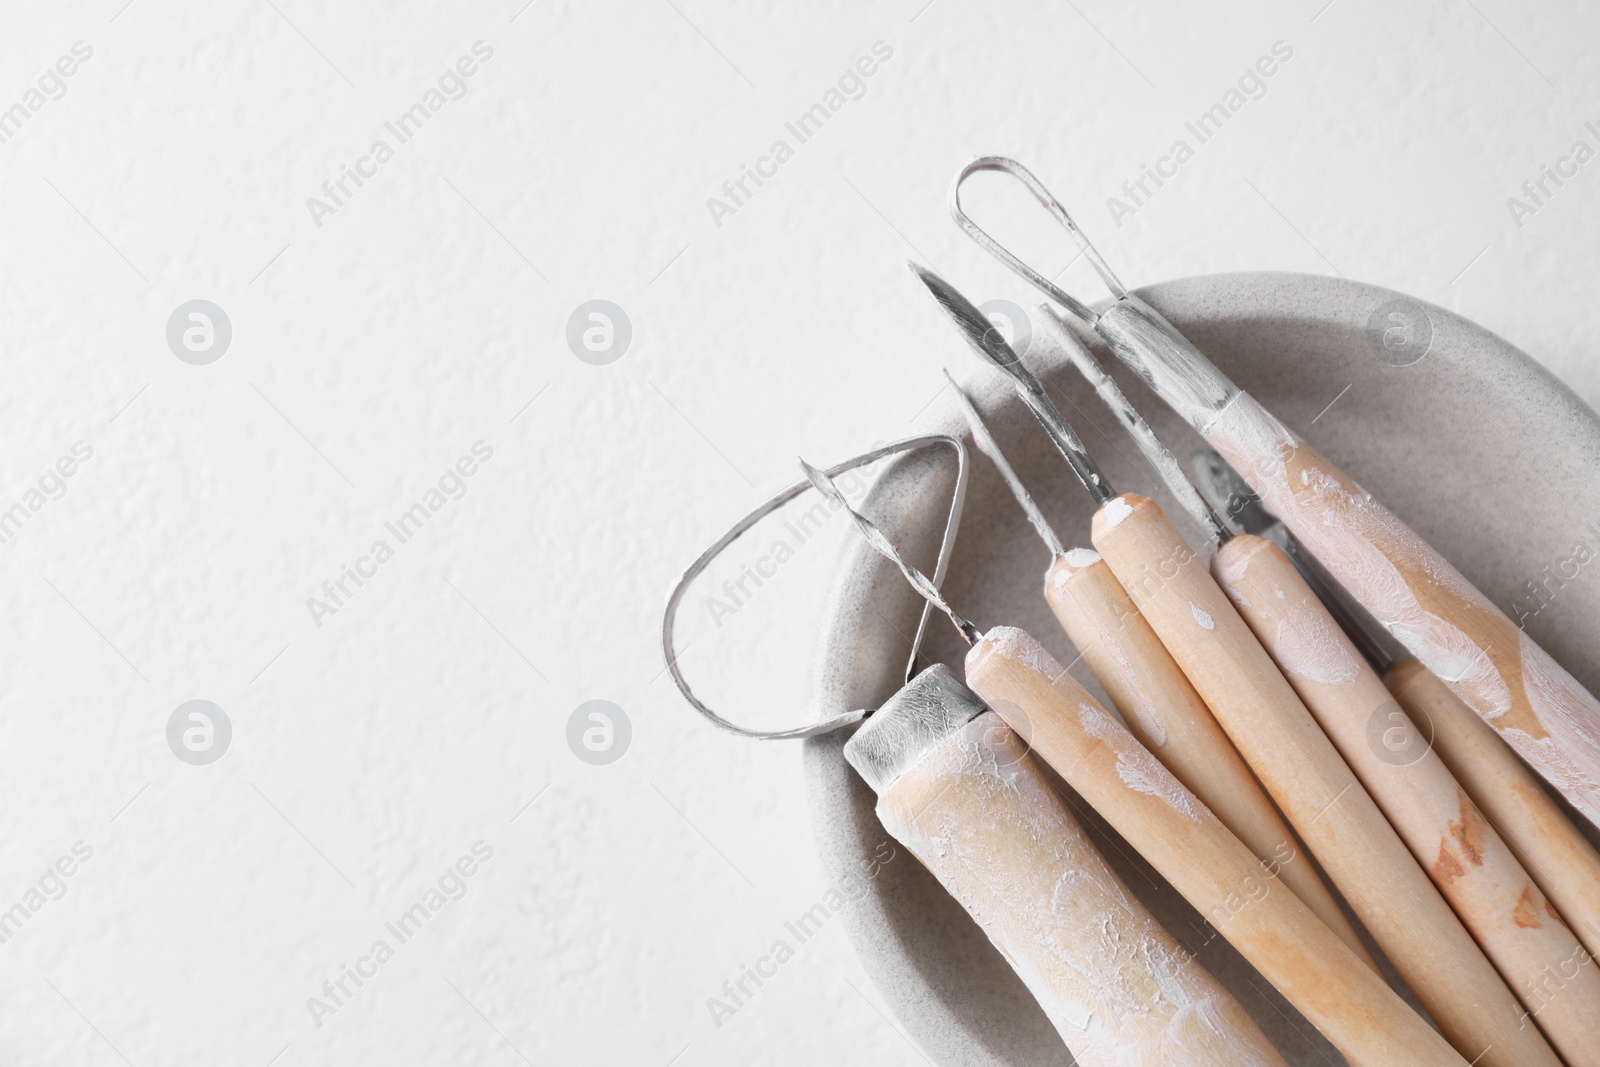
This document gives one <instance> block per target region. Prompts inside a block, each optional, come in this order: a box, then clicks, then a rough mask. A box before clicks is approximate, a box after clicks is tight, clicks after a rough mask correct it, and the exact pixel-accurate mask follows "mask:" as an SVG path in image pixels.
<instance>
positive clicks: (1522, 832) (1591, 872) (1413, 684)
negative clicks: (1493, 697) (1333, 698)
mask: <svg viewBox="0 0 1600 1067" xmlns="http://www.w3.org/2000/svg"><path fill="white" fill-rule="evenodd" d="M1384 683H1385V684H1386V685H1387V686H1388V687H1389V691H1390V692H1391V693H1393V694H1394V697H1395V699H1396V700H1398V701H1399V702H1400V706H1401V707H1402V708H1404V709H1405V710H1406V712H1407V714H1408V715H1409V716H1410V719H1411V721H1413V722H1415V723H1416V724H1417V729H1418V732H1419V733H1420V734H1421V735H1422V737H1423V738H1424V739H1428V738H1431V739H1432V743H1433V748H1434V750H1435V751H1436V752H1438V753H1439V755H1440V757H1441V758H1442V759H1443V760H1444V762H1445V766H1447V767H1449V768H1450V770H1451V771H1452V772H1453V773H1454V774H1455V776H1456V780H1457V781H1459V782H1460V783H1461V785H1462V788H1464V789H1465V790H1466V791H1467V795H1468V796H1470V797H1471V798H1472V799H1473V801H1474V802H1475V803H1476V804H1477V805H1478V807H1479V808H1480V809H1482V811H1483V813H1484V814H1485V815H1487V816H1488V817H1489V822H1490V823H1492V824H1493V825H1494V827H1495V829H1496V830H1499V831H1500V835H1501V836H1502V837H1504V838H1505V840H1506V842H1507V843H1508V844H1509V845H1510V846H1511V847H1512V848H1513V849H1514V850H1515V851H1516V852H1517V854H1518V856H1519V857H1520V858H1521V859H1522V862H1523V865H1524V866H1525V867H1526V868H1527V869H1528V873H1529V874H1531V875H1533V880H1534V881H1535V882H1537V883H1539V888H1540V889H1542V890H1544V893H1545V896H1547V897H1549V898H1550V900H1551V901H1552V902H1553V903H1554V904H1555V906H1556V910H1557V911H1558V912H1560V913H1561V917H1562V918H1563V919H1565V920H1566V922H1567V925H1568V926H1570V927H1572V931H1573V933H1575V934H1577V935H1578V940H1580V941H1582V942H1583V944H1584V946H1585V947H1586V948H1588V950H1589V953H1590V954H1591V955H1592V956H1596V957H1600V852H1596V851H1595V848H1594V846H1593V845H1591V844H1590V843H1589V839H1588V838H1586V837H1584V836H1583V832H1582V831H1581V830H1579V829H1578V827H1577V826H1575V825H1574V824H1573V822H1572V820H1571V819H1569V818H1567V815H1566V812H1564V811H1562V810H1561V806H1560V805H1559V804H1557V803H1556V802H1555V801H1554V800H1552V799H1551V798H1550V794H1548V793H1546V792H1545V791H1544V788H1543V787H1542V786H1541V785H1540V784H1539V782H1538V780H1537V779H1536V778H1535V777H1534V776H1533V773H1532V772H1531V771H1529V770H1528V768H1527V767H1525V766H1524V765H1523V763H1522V761H1521V760H1519V759H1518V758H1517V755H1516V753H1515V752H1512V751H1511V749H1510V748H1509V747H1508V746H1507V745H1506V743H1505V742H1504V741H1502V740H1501V739H1500V737H1499V735H1498V734H1496V733H1495V732H1494V731H1493V730H1492V729H1490V728H1489V726H1488V725H1487V724H1486V723H1484V721H1483V720H1482V719H1480V718H1478V716H1477V715H1475V714H1473V712H1472V709H1470V708H1468V707H1467V706H1466V705H1465V704H1463V703H1462V702H1461V700H1460V698H1459V697H1457V696H1456V695H1455V694H1454V693H1452V692H1451V691H1450V688H1449V687H1448V686H1446V685H1445V684H1444V683H1443V682H1441V681H1439V679H1438V678H1437V677H1435V676H1434V674H1433V672H1432V671H1430V670H1428V668H1426V667H1424V666H1423V665H1422V664H1420V663H1418V662H1416V661H1415V660H1407V661H1406V662H1404V663H1397V664H1395V666H1393V667H1391V668H1390V669H1389V673H1388V675H1386V676H1385V678H1384Z"/></svg>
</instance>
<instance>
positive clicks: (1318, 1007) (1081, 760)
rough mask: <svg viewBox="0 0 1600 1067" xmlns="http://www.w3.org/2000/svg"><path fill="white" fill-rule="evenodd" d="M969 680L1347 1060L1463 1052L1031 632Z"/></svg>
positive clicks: (1001, 646)
mask: <svg viewBox="0 0 1600 1067" xmlns="http://www.w3.org/2000/svg"><path fill="white" fill-rule="evenodd" d="M967 683H968V685H969V686H970V687H971V688H972V690H973V691H974V692H975V693H977V694H978V695H979V696H980V697H982V698H983V699H984V700H985V701H986V702H987V703H988V704H989V706H990V707H992V708H993V709H994V710H995V711H996V712H997V713H998V714H999V715H1000V716H1001V717H1002V718H1004V719H1006V721H1007V722H1008V723H1010V725H1011V726H1012V728H1013V729H1014V730H1016V731H1017V732H1018V733H1019V734H1022V735H1023V736H1024V737H1026V738H1027V739H1028V741H1029V742H1030V744H1031V745H1032V746H1033V749H1034V751H1035V752H1037V753H1038V754H1039V756H1040V757H1041V758H1043V759H1044V760H1045V761H1046V762H1047V763H1049V764H1050V765H1051V766H1052V767H1054V768H1055V769H1056V771H1057V772H1058V773H1060V774H1061V776H1062V777H1063V778H1065V779H1066V780H1067V782H1068V783H1069V784H1070V785H1071V786H1072V787H1073V789H1075V790H1077V792H1078V793H1079V795H1080V796H1082V797H1083V799H1084V800H1085V801H1087V802H1088V803H1089V804H1090V805H1091V806H1093V807H1094V809H1095V810H1096V811H1098V812H1099V813H1100V814H1101V815H1102V816H1104V817H1105V819H1106V821H1107V822H1109V823H1110V824H1111V825H1112V826H1113V827H1114V828H1115V829H1116V830H1117V832H1118V833H1119V834H1121V835H1122V837H1123V838H1124V839H1125V840H1126V841H1127V842H1128V844H1130V845H1132V846H1133V847H1134V848H1135V849H1137V850H1138V852H1139V854H1140V855H1142V856H1143V857H1144V858H1145V859H1146V860H1148V861H1149V862H1150V864H1151V865H1152V866H1154V867H1155V868H1156V870H1158V871H1159V872H1161V874H1162V875H1163V876H1164V877H1165V878H1166V879H1167V880H1168V881H1169V882H1171V883H1172V885H1173V887H1174V888H1175V889H1177V890H1178V892H1179V893H1181V894H1182V895H1183V897H1184V899H1185V900H1187V901H1189V903H1190V904H1192V905H1194V907H1195V908H1196V909H1197V910H1198V911H1199V912H1200V913H1201V914H1202V915H1204V916H1205V917H1206V918H1207V919H1208V920H1209V921H1210V922H1211V924H1212V925H1213V926H1214V927H1215V928H1216V929H1217V931H1218V932H1219V933H1221V934H1222V936H1223V937H1225V938H1227V939H1228V941H1229V943H1231V944H1232V945H1233V946H1234V947H1235V948H1237V949H1238V950H1239V952H1240V954H1241V955H1243V956H1244V957H1245V959H1247V960H1248V961H1249V962H1250V963H1251V965H1252V966H1254V967H1255V968H1256V970H1257V971H1259V972H1260V973H1261V975H1262V977H1264V978H1265V979H1266V980H1267V981H1269V982H1271V983H1272V985H1273V986H1274V987H1275V988H1276V989H1277V990H1278V991H1279V992H1280V993H1282V994H1283V996H1284V998H1285V999H1287V1000H1288V1001H1289V1003H1291V1004H1293V1005H1294V1006H1295V1007H1296V1008H1297V1009H1298V1010H1299V1011H1300V1013H1301V1014H1302V1015H1304V1016H1305V1017H1306V1019H1308V1020H1309V1021H1310V1022H1311V1023H1312V1025H1314V1026H1316V1027H1317V1029H1318V1030H1320V1031H1321V1032H1322V1033H1323V1035H1324V1036H1326V1037H1327V1038H1328V1040H1329V1041H1331V1042H1332V1043H1333V1044H1334V1046H1335V1047H1337V1048H1338V1049H1339V1051H1340V1052H1342V1053H1344V1055H1345V1056H1346V1058H1347V1059H1349V1060H1350V1062H1351V1063H1352V1064H1355V1065H1357V1067H1379V1065H1382V1067H1389V1065H1392V1064H1397V1063H1404V1064H1451V1065H1453V1067H1460V1065H1461V1064H1462V1063H1463V1062H1465V1061H1464V1059H1463V1058H1462V1057H1461V1056H1460V1055H1458V1054H1457V1053H1456V1051H1454V1050H1453V1049H1452V1048H1451V1047H1450V1045H1449V1043H1448V1042H1446V1041H1445V1040H1443V1039H1442V1038H1441V1037H1440V1036H1439V1035H1438V1034H1437V1033H1436V1032H1435V1031H1434V1030H1433V1029H1432V1028H1431V1027H1430V1026H1428V1025H1427V1023H1425V1022H1424V1021H1423V1020H1422V1018H1421V1017H1420V1016H1419V1015H1417V1014H1416V1013H1415V1012H1414V1011H1412V1010H1411V1009H1410V1008H1409V1007H1408V1006H1407V1005H1406V1004H1405V1002H1404V1001H1402V1000H1401V999H1400V997H1399V996H1398V995H1397V994H1396V993H1395V992H1394V991H1393V990H1392V989H1390V988H1389V987H1388V986H1387V985H1386V984H1384V982H1383V979H1382V978H1380V977H1379V976H1378V975H1376V974H1374V973H1373V972H1372V970H1371V969H1370V968H1369V967H1368V966H1367V965H1366V963H1365V962H1364V961H1363V960H1362V959H1361V958H1360V957H1359V956H1357V955H1356V954H1355V953H1354V952H1353V951H1351V949H1350V947H1349V946H1348V945H1346V944H1345V943H1344V942H1343V941H1341V940H1340V939H1339V937H1338V936H1337V935H1336V934H1334V932H1333V931H1332V930H1330V929H1328V926H1327V924H1326V923H1324V922H1323V921H1322V920H1321V919H1319V918H1317V916H1316V915H1315V914H1313V913H1312V911H1311V909H1310V908H1308V907H1306V905H1305V903H1304V902H1303V901H1301V899H1300V898H1299V897H1298V896H1296V895H1295V894H1294V893H1293V892H1290V891H1289V890H1288V889H1287V887H1285V886H1283V885H1282V884H1281V883H1280V882H1278V880H1277V879H1276V877H1275V876H1274V871H1273V868H1272V867H1271V866H1270V865H1268V864H1264V863H1262V862H1261V861H1260V860H1258V859H1257V858H1256V857H1255V855H1254V854H1253V853H1252V852H1251V851H1250V849H1249V848H1248V847H1247V846H1246V845H1245V844H1244V843H1243V842H1242V841H1240V840H1239V839H1238V838H1237V837H1235V836H1234V835H1233V834H1232V833H1231V832H1230V831H1229V830H1228V828H1227V827H1225V826H1223V825H1222V822H1221V821H1220V820H1219V819H1218V818H1217V817H1216V816H1215V815H1214V814H1212V812H1211V811H1210V809H1208V808H1207V807H1206V806H1205V805H1204V804H1202V803H1201V802H1200V800H1199V799H1198V798H1197V797H1195V795H1194V794H1193V793H1191V792H1189V791H1188V790H1187V789H1185V788H1184V787H1183V784H1182V783H1181V782H1179V781H1178V780H1177V778H1175V777H1174V776H1173V775H1172V772H1170V771H1168V770H1167V769H1166V768H1165V767H1163V766H1162V765H1161V763H1160V762H1159V761H1158V760H1157V759H1156V758H1155V757H1154V756H1152V755H1151V754H1150V752H1149V751H1148V750H1146V749H1145V748H1144V747H1143V746H1142V745H1140V744H1139V742H1138V741H1137V740H1135V739H1134V737H1133V735H1132V734H1130V733H1129V732H1128V731H1127V730H1126V729H1125V728H1124V727H1123V726H1122V725H1121V724H1119V723H1118V722H1117V721H1116V720H1115V719H1113V718H1112V717H1111V716H1110V714H1108V713H1107V712H1106V711H1105V710H1104V709H1103V708H1101V707H1100V705H1099V704H1097V703H1096V702H1095V700H1094V698H1093V697H1091V696H1090V695H1089V694H1088V693H1087V692H1086V691H1085V690H1084V689H1083V687H1082V686H1080V685H1079V684H1078V683H1077V681H1076V680H1074V679H1073V677H1072V676H1071V675H1070V674H1068V673H1067V672H1066V670H1064V669H1063V668H1062V667H1061V666H1060V664H1058V663H1056V662H1055V660H1053V659H1052V658H1051V657H1050V654H1049V653H1048V652H1046V651H1045V650H1044V648H1043V647H1042V646H1040V645H1039V643H1038V642H1037V641H1035V640H1034V639H1033V638H1032V637H1030V636H1029V635H1028V634H1026V633H1024V632H1023V631H1021V630H1016V629H1012V628H1010V627H996V628H995V629H993V630H990V631H989V633H988V634H987V635H985V637H984V638H983V639H982V640H981V641H979V642H978V644H977V645H976V646H974V647H973V649H972V650H971V651H970V652H968V653H967Z"/></svg>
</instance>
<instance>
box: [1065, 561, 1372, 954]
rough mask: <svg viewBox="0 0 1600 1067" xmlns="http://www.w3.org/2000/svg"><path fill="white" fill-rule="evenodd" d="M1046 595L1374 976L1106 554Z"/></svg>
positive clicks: (1140, 720)
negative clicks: (1113, 571) (1119, 580)
mask: <svg viewBox="0 0 1600 1067" xmlns="http://www.w3.org/2000/svg"><path fill="white" fill-rule="evenodd" d="M1044 588H1045V598H1046V599H1047V600H1048V601H1049V602H1050V608H1051V610H1052V611H1054V612H1055V616H1056V619H1057V621H1059V622H1060V623H1061V626H1062V628H1063V629H1064V630H1066V632H1067V636H1068V637H1070V638H1071V639H1072V643H1073V645H1074V646H1076V647H1077V649H1078V650H1079V651H1080V652H1082V653H1083V658H1084V659H1085V660H1087V661H1088V663H1089V669H1090V670H1092V671H1093V672H1094V676H1095V677H1096V678H1098V679H1099V680H1100V684H1101V685H1103V686H1104V687H1105V690H1106V694H1107V695H1108V696H1109V697H1110V698H1111V702H1112V703H1113V704H1114V705H1116V708H1117V710H1118V711H1120V712H1121V713H1122V719H1123V721H1124V722H1126V723H1127V724H1128V728H1129V729H1130V730H1132V731H1133V735H1134V736H1135V737H1136V738H1138V739H1139V742H1140V743H1141V744H1143V745H1144V747H1145V748H1147V749H1149V750H1150V751H1151V752H1152V753H1153V754H1154V755H1155V757H1156V758H1157V759H1158V760H1160V761H1161V762H1162V763H1163V764H1164V765H1165V766H1166V768H1167V770H1169V771H1171V772H1172V773H1173V775H1174V776H1175V777H1176V778H1177V779H1178V781H1180V782H1182V783H1183V784H1184V787H1185V788H1186V789H1188V790H1189V791H1190V792H1191V793H1193V794H1194V795H1195V796H1197V797H1199V798H1200V799H1201V800H1202V801H1203V802H1204V803H1205V805H1206V807H1208V808H1210V809H1211V810H1212V811H1213V812H1215V813H1216V816H1217V818H1219V819H1221V820H1222V824H1223V825H1224V826H1226V827H1227V828H1228V829H1229V830H1232V831H1233V833H1234V836H1236V837H1238V838H1239V840H1241V841H1243V842H1244V843H1245V844H1246V845H1248V846H1249V847H1250V851H1252V852H1254V853H1255V854H1256V858H1258V859H1260V860H1262V861H1263V862H1268V863H1277V864H1279V865H1280V869H1279V871H1278V877H1279V879H1280V880H1281V881H1282V882H1283V884H1284V885H1286V886H1288V887H1289V889H1290V890H1291V891H1293V892H1294V893H1295V895H1297V896H1298V897H1299V898H1300V899H1301V900H1303V901H1305V902H1306V904H1307V906H1309V907H1310V908H1311V910H1312V911H1313V912H1315V913H1316V914H1317V917H1318V918H1320V919H1321V920H1322V921H1323V922H1325V923H1327V924H1328V926H1329V927H1330V928H1331V929H1332V930H1333V932H1334V933H1336V934H1338V935H1339V937H1340V939H1341V940H1343V941H1344V943H1345V944H1347V945H1349V946H1350V947H1351V948H1352V949H1354V950H1355V952H1356V954H1357V955H1358V956H1360V957H1361V958H1362V959H1363V960H1365V961H1366V962H1367V965H1368V966H1370V967H1371V968H1372V969H1373V971H1374V972H1376V973H1381V972H1378V964H1377V962H1376V961H1375V960H1373V958H1372V955H1371V954H1370V953H1369V952H1368V951H1367V946H1366V945H1365V944H1363V943H1362V941H1361V935H1359V934H1358V933H1356V930H1355V927H1354V926H1352V925H1351V923H1350V920H1349V919H1348V918H1347V917H1346V916H1345V913H1344V911H1343V909H1341V908H1340V907H1339V903H1338V901H1337V900H1335V899H1334V896H1333V893H1332V892H1331V891H1330V890H1329V889H1328V887H1327V885H1325V884H1324V883H1323V881H1322V875H1320V874H1319V873H1318V872H1317V869H1316V867H1315V865H1313V864H1312V862H1311V860H1310V857H1308V856H1306V855H1305V854H1304V853H1303V852H1301V851H1300V849H1299V848H1297V847H1296V846H1297V842H1296V841H1295V837H1294V831H1292V830H1290V829H1289V826H1288V824H1287V823H1285V822H1284V821H1283V817H1282V816H1281V815H1279V814H1278V809H1277V808H1275V807H1274V806H1273V804H1272V800H1271V799H1270V798H1269V797H1268V796H1267V793H1266V790H1264V789H1262V788H1261V783H1260V782H1257V781H1256V777H1255V775H1254V774H1252V773H1251V771H1250V768H1249V767H1247V766H1246V765H1245V762H1244V760H1243V759H1241V758H1240V757H1239V753H1238V752H1237V751H1236V750H1235V749H1234V747H1233V742H1231V741H1229V740H1228V737H1227V735H1226V734H1224V733H1223V732H1222V727H1221V726H1219V725H1217V720H1216V718H1215V717H1213V716H1212V714H1211V709H1210V708H1208V707H1206V705H1205V702H1204V701H1203V700H1201V699H1200V696H1199V694H1198V693H1196V692H1195V691H1194V686H1192V685H1190V684H1189V679H1188V678H1186V677H1184V674H1183V671H1182V670H1181V669H1180V668H1179V667H1178V665H1177V664H1176V663H1174V662H1173V659H1172V655H1171V654H1170V653H1169V652H1167V650H1166V647H1165V646H1164V645H1162V643H1161V639H1160V638H1159V637H1157V636H1156V635H1155V631H1154V630H1151V629H1150V624H1149V623H1148V622H1146V621H1145V620H1144V617H1143V616H1142V615H1140V614H1139V609H1138V608H1137V607H1135V606H1134V604H1133V601H1132V600H1130V599H1129V598H1128V593H1127V591H1126V590H1124V589H1123V588H1122V585H1121V583H1119V582H1118V581H1117V577H1116V575H1114V574H1112V573H1111V568H1110V567H1108V566H1106V564H1105V561H1104V560H1102V559H1101V558H1100V557H1099V555H1097V554H1096V553H1094V552H1091V551H1090V550H1088V549H1084V548H1080V549H1074V550H1072V551H1071V552H1068V553H1066V554H1065V555H1063V556H1060V557H1058V558H1057V559H1056V561H1055V563H1054V565H1052V566H1051V568H1050V571H1049V573H1048V574H1047V575H1046V576H1045V583H1044Z"/></svg>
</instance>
